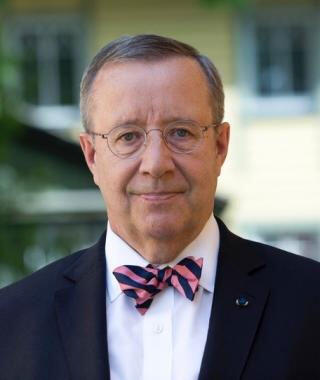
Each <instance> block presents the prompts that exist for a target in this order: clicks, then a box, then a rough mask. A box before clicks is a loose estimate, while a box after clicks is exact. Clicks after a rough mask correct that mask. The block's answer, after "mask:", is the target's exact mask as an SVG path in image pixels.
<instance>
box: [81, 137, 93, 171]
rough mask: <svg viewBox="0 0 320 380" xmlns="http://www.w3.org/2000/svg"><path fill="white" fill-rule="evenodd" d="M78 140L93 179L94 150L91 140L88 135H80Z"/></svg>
mask: <svg viewBox="0 0 320 380" xmlns="http://www.w3.org/2000/svg"><path fill="white" fill-rule="evenodd" d="M79 139H80V146H81V149H82V152H83V155H84V158H85V160H86V163H87V165H88V168H89V169H90V171H91V173H92V175H93V178H94V177H95V172H96V166H95V159H96V150H95V146H94V141H93V138H92V137H91V136H90V135H89V134H88V133H80V137H79Z"/></svg>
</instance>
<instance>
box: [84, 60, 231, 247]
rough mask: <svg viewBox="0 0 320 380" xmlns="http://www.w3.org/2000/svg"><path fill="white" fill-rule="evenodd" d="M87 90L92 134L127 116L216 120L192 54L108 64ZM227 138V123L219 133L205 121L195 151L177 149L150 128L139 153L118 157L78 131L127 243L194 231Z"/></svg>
mask: <svg viewBox="0 0 320 380" xmlns="http://www.w3.org/2000/svg"><path fill="white" fill-rule="evenodd" d="M92 96H93V99H92V106H91V109H90V116H91V122H92V123H91V125H92V128H93V131H94V132H97V133H108V132H109V131H110V130H111V129H113V128H114V127H115V126H119V125H126V124H132V123H134V124H136V125H139V126H141V127H142V128H144V129H145V130H146V131H148V130H150V129H155V128H157V129H161V130H163V129H164V128H165V126H166V125H168V123H170V122H173V121H176V120H191V121H194V122H196V123H198V124H200V125H202V126H206V125H210V124H212V123H214V118H213V116H214V115H212V107H211V105H210V97H209V92H208V85H207V82H206V78H205V76H204V74H203V72H202V70H201V68H200V66H199V65H198V63H197V62H196V61H194V60H192V59H190V58H185V57H177V58H170V59H166V60H162V61H158V62H144V61H129V62H128V61H127V62H120V63H109V64H107V65H105V67H104V68H102V69H101V70H100V72H99V73H98V75H97V77H96V79H95V82H94V84H93V88H92ZM228 137H229V126H228V124H227V123H224V124H222V125H221V126H220V127H219V129H218V132H215V131H214V129H213V128H209V129H208V131H207V132H205V133H204V139H203V141H202V143H201V145H200V146H199V147H197V149H196V150H194V151H193V152H191V153H188V154H186V153H185V154H181V153H174V152H172V151H170V150H169V149H168V147H167V146H166V145H165V143H164V141H163V140H162V138H161V134H160V133H159V132H158V131H152V132H150V133H149V134H148V140H147V146H146V148H145V150H144V151H143V152H142V154H141V155H140V156H139V157H137V158H134V159H131V158H125V159H123V158H119V157H117V156H115V155H114V154H113V153H112V152H111V151H110V150H109V149H108V146H107V141H106V140H104V139H102V138H101V137H94V138H92V136H89V135H87V134H82V135H81V137H80V139H81V146H82V149H83V151H84V154H85V157H86V160H87V163H88V166H89V168H90V170H91V172H92V174H93V177H94V181H95V183H96V184H97V185H98V186H99V188H100V190H101V193H102V195H103V198H104V201H105V204H106V208H107V212H108V218H109V221H110V223H111V226H112V229H113V230H114V231H115V232H116V233H118V235H120V236H121V237H122V238H123V239H125V240H126V241H127V242H128V243H129V244H130V243H131V241H132V238H133V239H136V241H137V242H138V244H137V246H139V241H141V242H142V241H143V239H147V240H148V239H155V240H159V241H168V242H169V241H170V240H171V241H172V239H180V238H181V239H183V238H185V237H186V236H192V235H194V234H195V233H196V234H198V233H199V232H200V231H201V229H202V227H203V226H204V224H205V222H206V221H207V219H208V218H209V216H210V214H211V213H212V210H213V202H214V194H215V189H216V184H217V177H218V176H219V174H220V168H221V166H222V164H223V161H224V159H225V156H226V153H227V146H228ZM132 245H133V247H135V243H134V242H133V243H132ZM135 248H136V247H135Z"/></svg>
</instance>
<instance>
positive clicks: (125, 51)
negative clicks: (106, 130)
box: [80, 34, 224, 131]
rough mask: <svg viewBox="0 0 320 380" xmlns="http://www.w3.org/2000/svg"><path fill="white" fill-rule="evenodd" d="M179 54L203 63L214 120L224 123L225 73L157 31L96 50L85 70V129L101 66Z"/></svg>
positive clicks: (82, 97)
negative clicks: (91, 94) (220, 72)
mask: <svg viewBox="0 0 320 380" xmlns="http://www.w3.org/2000/svg"><path fill="white" fill-rule="evenodd" d="M177 56H182V57H190V58H193V59H194V60H196V61H197V62H198V63H199V65H200V67H201V68H202V70H203V72H204V74H205V76H206V78H207V81H208V85H209V92H210V95H211V98H212V107H213V115H215V120H214V122H215V123H218V124H220V123H221V122H222V120H223V116H224V92H223V85H222V81H221V77H220V75H219V73H218V70H217V69H216V67H215V65H214V64H213V63H212V61H211V60H210V59H209V58H208V57H206V56H204V55H201V54H199V52H198V51H197V50H196V49H195V48H193V47H192V46H190V45H188V44H185V43H183V42H180V41H177V40H174V39H172V38H167V37H162V36H158V35H153V34H141V35H136V36H132V37H131V36H124V37H121V38H119V39H116V40H114V41H112V42H110V43H109V44H107V45H106V46H104V47H103V48H102V49H101V50H100V51H99V52H98V53H97V54H96V56H95V57H94V58H93V60H92V61H91V63H90V64H89V66H88V67H87V69H86V70H85V72H84V74H83V77H82V80H81V89H80V112H81V117H82V122H83V126H84V128H85V130H86V131H90V129H91V125H90V124H91V121H90V115H89V109H90V101H89V100H90V91H91V89H92V86H93V83H94V80H95V78H96V76H97V74H98V72H99V70H100V69H101V68H102V67H103V66H104V65H105V64H106V63H108V62H121V61H128V60H131V59H132V60H140V61H146V62H148V61H149V62H153V61H160V60H163V59H166V58H169V57H177Z"/></svg>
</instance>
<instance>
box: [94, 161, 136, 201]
mask: <svg viewBox="0 0 320 380" xmlns="http://www.w3.org/2000/svg"><path fill="white" fill-rule="evenodd" d="M131 175H132V169H131V168H130V166H129V165H128V163H126V162H122V161H116V160H114V159H111V160H108V161H107V160H104V161H101V162H99V163H98V164H97V179H98V186H99V188H100V190H101V192H102V194H103V197H104V199H105V201H108V203H109V205H111V204H115V202H116V203H117V205H118V207H121V206H123V202H124V201H125V198H126V197H127V192H126V190H127V186H128V183H129V181H130V179H131Z"/></svg>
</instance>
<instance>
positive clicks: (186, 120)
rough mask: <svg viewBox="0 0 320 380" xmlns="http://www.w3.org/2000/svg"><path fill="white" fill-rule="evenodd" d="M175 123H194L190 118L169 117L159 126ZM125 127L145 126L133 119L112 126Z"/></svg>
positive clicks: (138, 120) (139, 120)
mask: <svg viewBox="0 0 320 380" xmlns="http://www.w3.org/2000/svg"><path fill="white" fill-rule="evenodd" d="M176 122H182V123H183V122H184V123H196V121H195V120H193V119H190V118H185V117H169V118H167V119H164V120H161V124H165V125H166V124H171V123H176ZM127 125H138V126H140V127H142V126H145V125H146V124H145V123H144V122H142V121H141V119H138V118H133V119H127V120H124V121H121V122H120V121H119V122H116V123H115V124H114V125H113V128H115V127H125V126H127Z"/></svg>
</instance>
